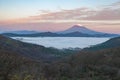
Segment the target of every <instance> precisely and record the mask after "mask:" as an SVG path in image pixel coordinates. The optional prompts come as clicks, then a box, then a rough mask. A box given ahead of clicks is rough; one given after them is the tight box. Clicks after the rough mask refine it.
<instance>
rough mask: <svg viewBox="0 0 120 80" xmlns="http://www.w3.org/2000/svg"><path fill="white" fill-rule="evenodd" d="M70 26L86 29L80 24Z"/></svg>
mask: <svg viewBox="0 0 120 80" xmlns="http://www.w3.org/2000/svg"><path fill="white" fill-rule="evenodd" d="M71 28H84V29H86V27H84V26H82V25H78V24H77V25H74V26H72V27H71Z"/></svg>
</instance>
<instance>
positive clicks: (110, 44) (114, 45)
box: [84, 37, 120, 51]
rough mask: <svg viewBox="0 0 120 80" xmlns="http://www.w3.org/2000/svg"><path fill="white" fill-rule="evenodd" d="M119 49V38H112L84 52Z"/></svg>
mask: <svg viewBox="0 0 120 80" xmlns="http://www.w3.org/2000/svg"><path fill="white" fill-rule="evenodd" d="M117 47H120V37H116V38H112V39H110V40H108V41H106V42H104V43H102V44H98V45H95V46H92V47H90V48H85V49H84V50H93V51H95V50H102V49H108V48H117Z"/></svg>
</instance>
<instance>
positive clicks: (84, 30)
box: [58, 25, 103, 35]
mask: <svg viewBox="0 0 120 80" xmlns="http://www.w3.org/2000/svg"><path fill="white" fill-rule="evenodd" d="M73 32H80V33H83V34H90V35H95V34H103V33H102V32H97V31H93V30H90V29H88V28H86V27H84V26H79V25H74V26H72V27H71V28H69V29H67V30H64V31H61V32H58V33H62V34H66V33H73Z"/></svg>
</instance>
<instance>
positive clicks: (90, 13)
mask: <svg viewBox="0 0 120 80" xmlns="http://www.w3.org/2000/svg"><path fill="white" fill-rule="evenodd" d="M76 24H80V25H83V26H85V27H87V28H90V29H93V30H96V31H100V32H108V33H119V34H120V0H0V31H11V30H13V31H15V30H37V31H61V30H65V29H67V28H70V27H72V26H73V25H76Z"/></svg>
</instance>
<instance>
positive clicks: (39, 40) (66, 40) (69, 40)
mask: <svg viewBox="0 0 120 80" xmlns="http://www.w3.org/2000/svg"><path fill="white" fill-rule="evenodd" d="M12 38H13V39H17V40H20V41H23V42H27V43H33V44H38V45H43V46H45V47H54V48H58V49H62V48H85V47H89V46H91V45H96V44H100V43H103V42H105V41H107V40H109V38H96V37H12Z"/></svg>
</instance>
